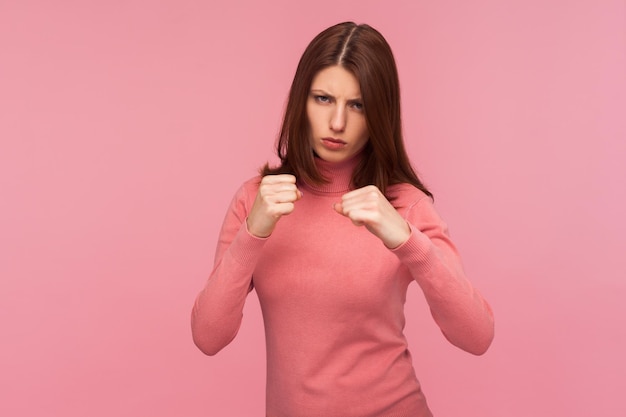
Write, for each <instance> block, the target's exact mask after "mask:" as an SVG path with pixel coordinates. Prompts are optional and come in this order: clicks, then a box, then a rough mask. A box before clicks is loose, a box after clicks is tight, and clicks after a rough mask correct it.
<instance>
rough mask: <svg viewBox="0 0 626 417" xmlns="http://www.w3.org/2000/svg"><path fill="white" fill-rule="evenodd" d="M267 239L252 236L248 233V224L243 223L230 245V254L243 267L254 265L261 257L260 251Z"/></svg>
mask: <svg viewBox="0 0 626 417" xmlns="http://www.w3.org/2000/svg"><path fill="white" fill-rule="evenodd" d="M267 239H268V238H266V237H265V238H261V237H257V236H254V235H253V234H251V233H250V232H249V231H248V222H246V221H244V222H243V223H242V224H241V227H240V228H239V231H238V232H237V234H236V235H235V239H233V242H232V243H231V245H230V248H229V249H230V253H231V255H232V257H233V258H234V259H236V260H237V262H238V263H239V264H241V265H243V266H254V265H256V263H257V261H258V259H259V257H260V256H261V249H263V246H265V242H267Z"/></svg>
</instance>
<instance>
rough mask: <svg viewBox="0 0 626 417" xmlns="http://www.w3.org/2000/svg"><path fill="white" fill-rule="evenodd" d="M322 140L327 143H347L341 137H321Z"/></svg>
mask: <svg viewBox="0 0 626 417" xmlns="http://www.w3.org/2000/svg"><path fill="white" fill-rule="evenodd" d="M322 142H327V143H334V144H337V145H347V142H346V141H344V140H341V139H335V138H322Z"/></svg>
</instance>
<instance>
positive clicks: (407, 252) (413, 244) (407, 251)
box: [391, 223, 433, 271]
mask: <svg viewBox="0 0 626 417" xmlns="http://www.w3.org/2000/svg"><path fill="white" fill-rule="evenodd" d="M409 228H410V229H411V235H410V236H409V238H408V239H407V240H406V242H404V243H402V244H401V245H400V246H398V247H397V248H394V249H391V252H393V253H395V254H396V256H397V257H398V258H399V259H400V261H401V262H402V263H404V264H406V265H411V266H413V267H419V268H421V269H423V270H425V271H428V270H430V269H431V267H432V264H431V262H430V260H431V259H432V257H431V253H432V249H433V243H432V242H431V241H430V238H429V237H428V236H426V235H425V234H424V233H422V232H421V231H419V230H418V229H416V228H415V227H414V226H413V225H412V224H411V223H409Z"/></svg>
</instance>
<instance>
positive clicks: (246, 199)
mask: <svg viewBox="0 0 626 417" xmlns="http://www.w3.org/2000/svg"><path fill="white" fill-rule="evenodd" d="M260 183H261V177H260V176H259V175H257V176H255V177H252V178H250V179H248V180H246V181H244V182H243V183H242V184H241V185H240V186H239V188H238V189H237V191H236V192H235V195H234V196H233V199H232V202H231V207H234V208H238V209H241V210H244V211H246V212H247V211H249V209H250V208H251V207H252V204H253V203H254V198H255V197H256V194H257V191H258V189H259V184H260Z"/></svg>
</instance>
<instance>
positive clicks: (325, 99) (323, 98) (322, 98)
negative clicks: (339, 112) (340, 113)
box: [313, 94, 330, 103]
mask: <svg viewBox="0 0 626 417" xmlns="http://www.w3.org/2000/svg"><path fill="white" fill-rule="evenodd" d="M313 98H314V99H315V101H317V102H318V103H330V97H328V96H324V95H320V94H318V95H314V96H313Z"/></svg>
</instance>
